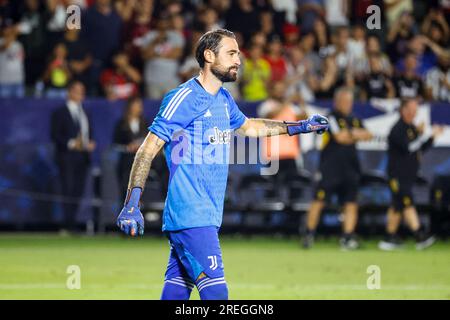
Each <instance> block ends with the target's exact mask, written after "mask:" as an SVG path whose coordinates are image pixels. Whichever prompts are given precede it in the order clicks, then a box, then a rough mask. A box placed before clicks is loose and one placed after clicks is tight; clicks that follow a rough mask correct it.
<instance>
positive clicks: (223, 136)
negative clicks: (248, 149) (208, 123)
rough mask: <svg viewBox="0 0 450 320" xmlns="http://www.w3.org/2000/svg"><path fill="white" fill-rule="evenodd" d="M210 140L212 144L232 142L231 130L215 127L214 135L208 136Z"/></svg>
mask: <svg viewBox="0 0 450 320" xmlns="http://www.w3.org/2000/svg"><path fill="white" fill-rule="evenodd" d="M208 141H209V143H211V144H230V141H231V130H229V129H227V130H224V131H222V130H220V129H219V128H217V127H214V135H210V136H209V137H208Z"/></svg>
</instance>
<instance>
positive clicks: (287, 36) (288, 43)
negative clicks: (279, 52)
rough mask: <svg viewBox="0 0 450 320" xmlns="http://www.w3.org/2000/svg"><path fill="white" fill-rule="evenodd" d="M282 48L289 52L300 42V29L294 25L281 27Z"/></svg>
mask: <svg viewBox="0 0 450 320" xmlns="http://www.w3.org/2000/svg"><path fill="white" fill-rule="evenodd" d="M283 39H284V43H283V44H284V48H285V49H286V51H289V50H290V49H291V48H293V47H295V46H297V45H298V43H299V41H300V29H299V27H297V26H296V25H293V24H288V23H286V24H285V25H284V26H283Z"/></svg>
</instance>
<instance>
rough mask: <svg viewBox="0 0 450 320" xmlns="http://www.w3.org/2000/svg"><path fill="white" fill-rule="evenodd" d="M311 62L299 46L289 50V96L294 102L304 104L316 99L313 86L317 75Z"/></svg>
mask: <svg viewBox="0 0 450 320" xmlns="http://www.w3.org/2000/svg"><path fill="white" fill-rule="evenodd" d="M312 68H313V67H312V64H311V62H310V61H309V60H308V59H306V58H305V55H304V53H303V51H302V49H301V48H300V47H299V46H297V47H293V48H292V49H291V50H290V51H289V62H288V65H287V76H286V85H287V96H288V97H289V99H291V100H292V101H293V102H295V103H298V104H300V105H303V104H304V103H305V102H312V101H314V100H315V97H314V91H313V90H312V89H311V87H312V86H313V85H314V84H313V83H314V82H316V75H315V74H314V73H313V71H312Z"/></svg>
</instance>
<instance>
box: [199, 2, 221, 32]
mask: <svg viewBox="0 0 450 320" xmlns="http://www.w3.org/2000/svg"><path fill="white" fill-rule="evenodd" d="M197 17H198V21H196V24H195V27H196V29H200V30H204V32H207V31H212V30H215V29H219V28H221V27H222V26H221V25H220V24H219V16H218V14H217V11H216V10H215V9H214V8H212V7H208V6H206V7H201V8H200V9H199V10H198V13H197Z"/></svg>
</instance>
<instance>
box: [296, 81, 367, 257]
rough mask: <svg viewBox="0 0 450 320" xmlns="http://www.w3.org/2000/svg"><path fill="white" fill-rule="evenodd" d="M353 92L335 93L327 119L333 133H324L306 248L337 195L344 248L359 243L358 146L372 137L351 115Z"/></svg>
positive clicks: (351, 247)
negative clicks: (341, 214) (341, 216)
mask: <svg viewBox="0 0 450 320" xmlns="http://www.w3.org/2000/svg"><path fill="white" fill-rule="evenodd" d="M352 108H353V92H352V90H350V89H348V88H339V89H338V90H336V93H335V98H334V110H333V111H332V112H331V114H330V115H329V116H328V119H329V121H330V130H329V132H327V133H325V134H324V135H325V137H324V147H323V150H322V152H321V155H320V173H321V177H320V181H319V183H318V186H317V190H316V192H315V199H314V200H313V202H312V204H311V206H310V208H309V211H308V213H307V222H306V234H305V237H304V238H303V247H304V248H311V247H312V245H313V242H314V237H315V232H316V229H317V225H318V224H319V219H320V213H321V211H322V209H323V208H324V207H325V204H326V203H329V201H330V197H331V196H332V195H333V194H337V195H338V198H339V204H340V205H342V206H343V209H342V211H343V221H342V237H341V240H340V244H341V248H342V249H345V250H354V249H357V248H358V247H359V243H358V241H357V239H356V236H355V234H354V232H355V228H356V224H357V220H358V204H357V195H358V188H359V180H360V166H359V159H358V156H357V153H356V146H355V145H356V142H358V141H363V140H369V139H371V138H372V134H371V133H370V132H369V131H367V130H366V129H364V126H363V124H362V121H361V120H360V119H358V118H357V117H355V116H354V115H353V114H352Z"/></svg>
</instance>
